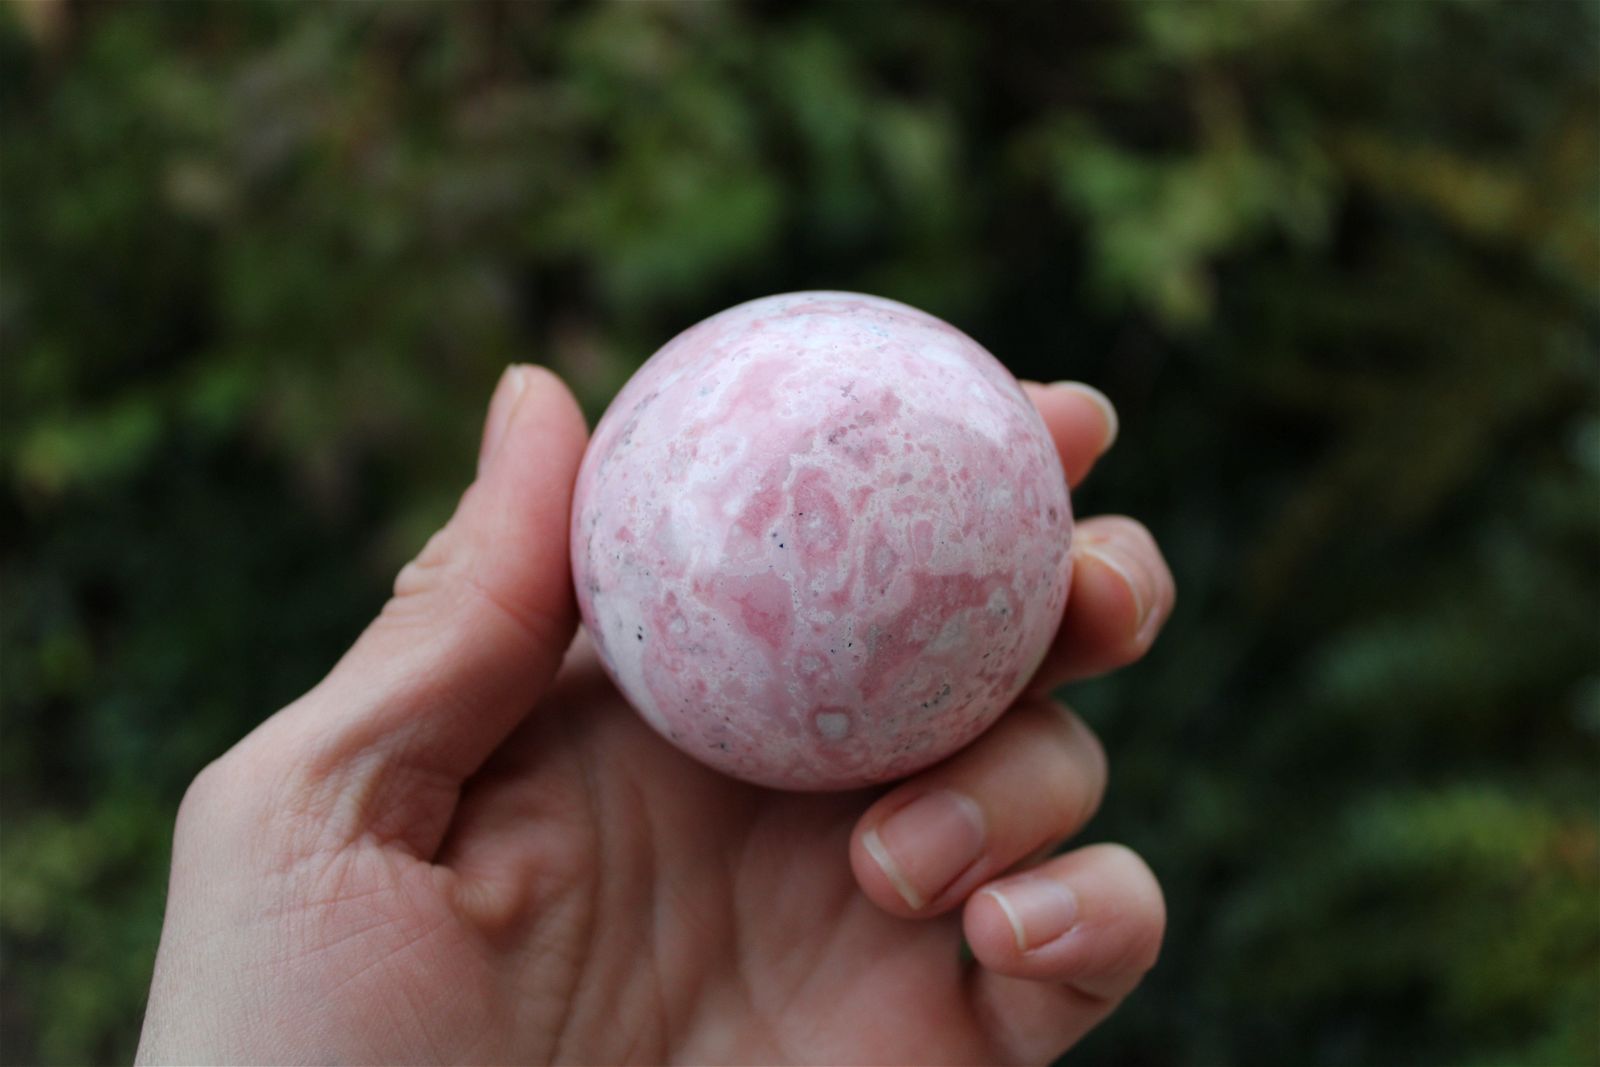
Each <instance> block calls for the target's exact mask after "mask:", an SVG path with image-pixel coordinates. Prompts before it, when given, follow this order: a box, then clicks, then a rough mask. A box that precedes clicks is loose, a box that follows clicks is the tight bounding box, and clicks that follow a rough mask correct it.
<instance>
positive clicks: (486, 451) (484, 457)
mask: <svg viewBox="0 0 1600 1067" xmlns="http://www.w3.org/2000/svg"><path fill="white" fill-rule="evenodd" d="M527 388H528V368H527V366H526V365H524V364H521V363H513V364H512V365H511V366H509V367H507V368H506V369H505V371H504V373H502V374H501V375H500V381H499V383H498V384H496V385H495V387H494V396H493V398H491V399H490V401H489V415H488V417H487V418H486V419H485V420H484V426H483V441H482V442H481V443H480V444H479V445H478V473H479V474H482V473H483V468H484V467H485V466H487V465H488V463H489V457H491V456H493V455H494V453H495V450H496V449H498V448H499V447H500V441H501V439H502V438H503V437H505V435H506V427H507V426H510V425H511V414H512V412H514V411H516V409H517V401H518V400H520V399H522V394H523V392H524V391H525V390H526V389H527Z"/></svg>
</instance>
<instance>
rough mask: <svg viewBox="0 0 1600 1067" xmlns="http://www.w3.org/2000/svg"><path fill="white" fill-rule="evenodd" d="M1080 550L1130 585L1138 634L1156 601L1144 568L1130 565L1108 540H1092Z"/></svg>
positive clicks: (1147, 620)
mask: <svg viewBox="0 0 1600 1067" xmlns="http://www.w3.org/2000/svg"><path fill="white" fill-rule="evenodd" d="M1080 551H1081V552H1082V554H1083V555H1084V556H1088V557H1089V558H1090V559H1093V560H1094V561H1095V562H1097V563H1099V564H1100V565H1101V566H1103V567H1105V568H1106V569H1107V570H1109V571H1111V572H1112V573H1113V574H1115V575H1116V576H1117V579H1118V580H1119V581H1121V582H1122V583H1123V584H1124V585H1126V586H1127V587H1128V593H1129V595H1130V596H1132V597H1133V610H1134V619H1135V622H1134V627H1133V630H1134V633H1135V634H1138V633H1140V632H1142V631H1143V630H1144V628H1145V624H1146V623H1148V622H1149V621H1150V608H1151V607H1152V606H1153V605H1154V603H1155V590H1154V589H1152V588H1151V587H1150V581H1149V578H1148V576H1147V575H1145V573H1144V568H1142V567H1138V566H1134V565H1130V564H1129V563H1128V561H1127V560H1125V559H1123V558H1122V557H1121V556H1119V555H1118V553H1117V549H1116V545H1115V544H1113V543H1111V542H1107V541H1091V542H1087V543H1083V544H1082V546H1081V549H1080Z"/></svg>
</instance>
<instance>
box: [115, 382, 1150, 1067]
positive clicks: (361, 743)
mask: <svg viewBox="0 0 1600 1067" xmlns="http://www.w3.org/2000/svg"><path fill="white" fill-rule="evenodd" d="M1029 390H1030V393H1031V395H1032V397H1033V398H1034V401H1035V403H1036V404H1037V405H1038V407H1039V409H1040V411H1041V412H1042V413H1043V414H1044V416H1045V419H1046V421H1047V423H1048V424H1049V426H1050V428H1051V431H1052V433H1053V435H1054V436H1055V439H1056V441H1057V444H1058V446H1059V447H1060V449H1061V453H1062V459H1063V461H1064V465H1065V467H1066V470H1067V472H1068V476H1069V478H1070V479H1071V480H1073V481H1076V480H1078V479H1080V478H1082V477H1083V476H1084V475H1085V474H1086V473H1087V472H1088V468H1089V467H1090V466H1091V464H1092V463H1093V461H1094V459H1095V457H1096V456H1097V455H1098V454H1099V453H1100V452H1101V451H1103V450H1104V447H1105V446H1106V445H1108V444H1109V443H1110V439H1111V437H1112V436H1113V435H1114V433H1115V416H1114V414H1113V413H1112V412H1111V410H1110V408H1109V406H1108V405H1104V404H1103V402H1099V401H1097V399H1096V397H1097V394H1091V393H1089V392H1086V391H1084V390H1082V389H1080V388H1076V387H1052V388H1046V387H1041V386H1029ZM584 442H585V428H584V423H583V418H582V416H581V415H580V413H579V411H578V408H577V406H576V404H575V403H574V402H573V400H572V398H571V396H570V395H569V394H568V393H567V391H566V389H565V388H564V387H563V386H562V385H561V383H560V382H559V381H558V380H557V379H556V378H555V377H553V376H552V375H550V374H548V373H547V372H544V371H541V370H537V369H534V368H529V367H519V368H513V369H512V370H511V371H509V372H508V373H507V375H506V377H505V378H504V379H503V380H502V382H501V385H500V388H499V389H498V390H497V392H496V394H495V398H494V400H493V402H492V404H491V405H490V412H489V419H488V425H487V428H486V432H485V437H484V446H483V451H482V456H481V458H480V463H479V476H478V479H477V481H476V482H475V483H474V485H473V486H472V487H471V488H470V489H469V490H468V491H467V493H466V495H465V496H464V497H463V498H462V501H461V504H460V507H459V509H458V510H457V512H456V515H455V516H454V517H453V518H452V519H451V521H450V523H449V524H448V525H447V526H446V527H445V528H444V529H443V530H442V531H441V532H440V533H439V534H437V535H436V536H435V537H434V538H433V540H432V541H430V542H429V544H428V546H427V547H426V548H425V549H424V550H423V552H422V554H421V556H420V557H419V558H418V559H417V560H416V561H415V562H414V563H412V564H410V565H409V566H407V567H406V568H405V570H404V571H403V572H402V573H401V574H400V577H399V579H398V581H397V582H396V585H395V594H394V597H393V599H392V600H391V601H390V602H389V604H388V605H387V606H386V607H385V609H384V610H383V613H382V614H381V615H380V616H379V617H378V619H377V620H376V621H375V622H374V623H373V624H372V626H371V627H370V628H369V629H368V630H367V631H366V632H365V633H364V634H363V635H362V636H361V638H360V639H359V640H358V641H357V642H356V644H355V646H354V647H353V648H352V649H351V650H350V651H349V653H347V654H346V656H345V657H344V658H343V659H342V660H341V661H340V662H339V664H338V665H337V666H335V668H334V669H333V671H332V672H331V673H330V674H329V675H328V677H327V678H326V679H325V680H324V681H323V682H322V683H321V684H319V685H318V686H317V687H316V688H315V689H314V690H312V691H311V692H310V693H308V694H307V695H306V696H304V697H303V698H301V699H300V700H298V701H296V702H295V703H294V704H292V705H290V706H289V707H287V708H285V709H283V710H282V711H281V712H279V713H278V714H276V715H274V716H273V717H272V718H270V719H268V720H267V721H266V722H265V723H263V724H262V725H261V726H260V727H259V728H258V729H257V730H255V731H254V732H253V733H252V734H250V736H248V737H246V738H245V739H244V740H243V741H241V742H240V743H239V744H238V745H236V746H235V747H234V748H233V749H232V750H231V751H229V752H228V753H227V754H225V755H223V756H222V757H221V758H220V759H218V760H217V761H216V762H214V763H213V764H211V765H210V766H209V767H207V768H206V769H205V770H204V771H203V772H202V773H201V774H200V776H199V777H198V778H197V779H196V780H195V782H194V784H193V786H192V787H191V788H190V790H189V792H188V795H187V796H186V797H185V798H184V802H183V805H182V808H181V810H180V811H179V815H178V825H177V831H176V840H175V843H174V848H173V862H172V882H171V890H170V895H169V900H168V906H167V916H166V926H165V929H164V930H163V933H162V939H161V949H160V953H159V956H158V958H157V961H156V971H155V980H154V984H153V987H152V990H151V994H150V1005H149V1010H148V1013H147V1016H146V1019H145V1028H144V1035H143V1039H142V1042H141V1045H140V1049H139V1059H140V1061H141V1062H145V1063H180V1062H188V1063H226V1062H249V1063H272V1062H316V1063H330V1062H368V1063H410V1062H422V1061H428V1062H450V1063H510V1062H523V1061H536V1060H537V1061H561V1062H583V1063H611V1062H622V1061H643V1062H651V1063H664V1062H668V1061H689V1062H701V1063H707V1062H741V1063H757V1062H759V1063H781V1062H813V1063H834V1064H843V1063H858V1062H865V1063H906V1064H909V1063H935V1062H939V1063H943V1062H983V1063H994V1062H1001V1061H1006V1062H1024V1063H1044V1062H1047V1061H1049V1060H1051V1059H1052V1058H1054V1057H1055V1056H1056V1055H1057V1054H1059V1053H1060V1052H1062V1051H1063V1050H1064V1049H1066V1048H1067V1047H1068V1046H1070V1045H1071V1044H1072V1043H1073V1042H1075V1041H1077V1040H1078V1038H1079V1037H1081V1036H1082V1035H1083V1034H1084V1033H1085V1032H1086V1031H1088V1030H1089V1029H1090V1028H1091V1027H1093V1026H1094V1025H1095V1024H1097V1023H1098V1022H1100V1020H1102V1019H1103V1018H1105V1017H1106V1015H1107V1014H1109V1013H1110V1012H1111V1010H1112V1009H1113V1008H1115V1007H1116V1005H1117V1003H1118V1002H1119V1001H1120V1000H1121V999H1122V997H1124V996H1125V995H1126V994H1127V993H1128V992H1129V991H1130V990H1131V989H1132V988H1133V987H1134V986H1135V985H1136V984H1137V983H1138V981H1139V979H1140V977H1141V975H1143V973H1144V972H1145V971H1146V970H1147V969H1148V968H1149V967H1150V966H1151V964H1152V963H1153V962H1154V960H1155V956H1156V952H1157V948H1158V946H1159V943H1160V940H1161V936H1162V928H1163V922H1164V912H1163V905H1162V899H1161V892H1160V889H1159V888H1158V887H1157V885H1156V882H1155V879H1154V878H1153V877H1152V875H1151V874H1150V872H1149V870H1148V869H1147V868H1146V867H1145V865H1144V864H1143V863H1142V862H1141V861H1140V860H1139V859H1138V858H1137V857H1135V856H1134V855H1133V854H1132V853H1131V852H1129V851H1127V850H1126V849H1123V848H1120V847H1116V846H1106V845H1101V846H1093V847H1089V848H1081V849H1078V850H1077V851H1073V852H1068V853H1066V854H1064V855H1060V856H1057V857H1055V858H1053V859H1045V860H1043V861H1042V862H1039V861H1038V857H1043V856H1048V855H1049V854H1050V852H1051V850H1052V848H1053V846H1055V845H1056V844H1057V843H1059V842H1061V841H1063V840H1064V839H1066V838H1068V837H1070V836H1072V835H1073V834H1074V833H1076V832H1077V831H1078V830H1079V829H1080V828H1081V827H1082V826H1083V824H1084V823H1085V822H1086V821H1087V820H1088V818H1089V817H1090V815H1091V814H1092V813H1093V812H1094V810H1095V807H1096V805H1097V804H1098V803H1099V800H1100V796H1101V793H1102V792H1103V790H1104V788H1105V782H1106V763H1105V757H1104V754H1103V753H1102V751H1101V749H1100V746H1099V743H1098V742H1097V741H1096V740H1095V738H1094V736H1093V734H1091V733H1090V731H1089V729H1088V728H1087V727H1086V726H1085V725H1084V724H1083V722H1082V720H1080V719H1078V718H1077V717H1076V716H1074V715H1073V714H1072V713H1071V712H1069V711H1067V710H1066V709H1065V708H1063V707H1061V706H1059V705H1057V704H1053V703H1051V702H1050V701H1049V700H1048V699H1046V697H1045V696H1044V695H1043V694H1044V693H1045V691H1047V690H1048V689H1049V688H1050V687H1051V686H1053V685H1055V684H1058V683H1059V682H1062V681H1065V680H1069V679H1071V678H1075V677H1082V676H1085V675H1089V674H1094V673H1097V672H1100V671H1104V670H1107V669H1110V668H1112V667H1116V666H1119V665H1121V664H1124V663H1127V662H1129V661H1131V660H1133V659H1136V658H1137V657H1138V656H1139V655H1141V654H1142V653H1143V652H1144V650H1145V649H1146V648H1147V647H1148V646H1149V644H1150V641H1151V640H1152V638H1153V637H1154V635H1155V632H1156V630H1157V629H1158V628H1159V627H1160V625H1161V623H1162V621H1163V620H1164V619H1165V617H1166V615H1167V613H1168V612H1169V610H1170V608H1171V605H1172V599H1173V587H1172V580H1171V576H1170V574H1169V573H1168V571H1167V568H1166V566H1165V564H1164V563H1163V562H1162V560H1161V556H1160V553H1159V552H1158V550H1157V549H1156V547H1155V544H1154V542H1153V541H1152V540H1151V539H1150V536H1149V535H1148V534H1147V533H1146V532H1145V531H1144V529H1143V527H1141V526H1139V525H1138V524H1137V523H1134V522H1133V521H1131V520H1129V519H1120V518H1101V519H1089V520H1087V521H1084V522H1082V523H1081V524H1080V525H1079V526H1078V532H1077V536H1076V538H1075V543H1074V547H1073V551H1074V552H1075V553H1076V554H1077V560H1076V570H1075V573H1074V578H1073V586H1072V592H1071V596H1070V597H1069V601H1068V606H1067V609H1066V613H1065V616H1064V618H1063V620H1062V626H1061V632H1060V637H1059V638H1058V640H1057V645H1056V648H1055V649H1054V650H1053V652H1052V654H1051V656H1050V658H1049V660H1048V661H1047V663H1046V665H1045V667H1044V668H1043V669H1042V670H1041V672H1040V676H1039V678H1038V679H1037V680H1036V682H1035V685H1034V689H1033V691H1032V693H1031V694H1030V695H1029V696H1027V697H1026V698H1025V699H1024V700H1022V701H1021V702H1019V704H1018V705H1017V706H1016V707H1015V708H1014V709H1012V710H1011V711H1010V712H1008V713H1007V715H1006V716H1005V717H1004V718H1003V719H1002V720H1001V721H1000V722H999V723H998V724H997V725H996V726H995V727H994V728H993V729H991V730H990V731H989V732H988V733H986V734H985V735H983V737H981V738H980V739H979V740H978V741H977V742H976V743H974V744H973V745H972V746H970V747H969V748H968V749H966V750H965V751H963V752H961V753H959V754H958V755H956V756H954V757H953V758H951V759H949V760H947V761H945V762H944V763H942V764H939V765H937V766H935V767H933V768H931V769H929V770H927V771H924V772H922V773H921V774H919V775H916V776H915V777H913V778H911V779H909V780H907V781H905V782H902V783H900V784H898V785H896V786H894V787H893V788H890V789H888V790H887V791H886V792H883V791H878V793H881V795H878V793H866V792H856V793H845V794H827V795H816V794H787V793H778V792H772V791H769V790H765V789H760V788H756V787H753V786H748V785H744V784H742V783H739V782H736V781H733V780H730V779H727V778H723V777H721V776H719V775H717V774H716V773H714V772H712V771H710V770H707V769H705V768H703V767H701V766H700V765H699V764H696V763H694V762H692V761H691V760H689V759H688V758H687V757H686V756H683V755H682V754H680V753H679V752H678V751H677V750H676V749H674V748H672V747H671V746H669V745H668V744H667V743H666V742H664V741H662V740H661V739H660V738H658V737H657V736H656V735H655V734H654V733H652V732H651V731H650V729H649V728H648V727H647V726H645V725H644V724H643V723H642V722H641V720H640V719H639V718H638V717H637V716H636V715H634V714H633V713H632V711H630V709H629V708H628V707H627V706H626V705H625V704H624V703H623V701H622V699H621V698H620V697H619V696H618V694H617V692H616V691H615V690H614V689H613V688H612V687H611V686H610V685H609V684H608V683H607V682H606V680H605V678H604V676H603V675H602V674H601V672H600V671H599V669H598V667H597V665H596V662H595V659H594V657H593V655H592V653H591V652H590V650H589V648H588V646H587V644H586V643H585V642H584V641H583V640H581V639H580V640H579V641H577V642H576V643H574V642H573V641H572V637H573V633H574V628H575V625H576V622H575V609H574V607H573V598H572V591H571V580H570V577H569V574H568V559H567V523H568V511H569V506H570V501H571V494H572V484H573V478H574V474H575V471H576V469H577V465H578V461H579V458H580V456H581V454H582V451H583V447H584ZM569 645H572V646H573V647H572V649H571V651H570V654H566V653H568V646H569ZM564 654H565V655H564ZM563 659H565V663H563ZM963 930H964V931H965V934H966V937H967V940H968V942H969V943H970V945H971V948H972V952H973V954H974V955H975V957H976V963H975V964H974V963H964V962H963V961H962V958H961V951H960V948H961V936H962V933H963Z"/></svg>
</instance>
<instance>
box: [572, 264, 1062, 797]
mask: <svg viewBox="0 0 1600 1067" xmlns="http://www.w3.org/2000/svg"><path fill="white" fill-rule="evenodd" d="M1071 528H1072V518H1071V512H1070V507H1069V504H1068V501H1067V483H1066V478H1065V477H1064V476H1063V474H1062V470H1061V462H1060V459H1059V457H1058V456H1057V455H1056V451H1055V448H1054V446H1053V444H1052V442H1051V439H1050V435H1049V433H1048V431H1047V430H1046V429H1045V426H1044V423H1043V422H1042V420H1041V419H1040V418H1039V414H1038V412H1037V411H1035V410H1034V408H1033V405H1032V404H1030V403H1029V402H1028V399H1027V398H1026V397H1025V396H1024V395H1023V392H1022V390H1021V388H1020V387H1019V386H1018V385H1017V382H1016V380H1015V379H1014V378H1012V376H1011V375H1010V374H1009V373H1008V372H1007V371H1006V369H1005V368H1004V367H1002V366H1001V365H1000V363H999V362H998V361H996V360H995V358H994V357H993V356H991V355H990V354H989V353H988V352H986V351H985V350H984V349H983V348H982V347H981V346H979V345H978V344H977V343H976V342H975V341H973V340H972V339H971V338H970V337H968V336H966V335H965V334H963V333H962V332H961V331H959V330H957V329H955V328H954V327H953V326H950V325H948V324H947V323H945V322H942V321H941V320H939V319H937V318H935V317H933V316H932V315H928V314H926V313H924V312H921V311H918V310H916V309H915V308H911V307H907V306H906V305H904V304H899V303H895V302H894V301H892V300H883V299H879V298H877V297H870V296H862V295H859V294H855V293H831V292H818V293H788V294H784V295H781V296H771V297H766V298H765V299H762V300H754V301H751V302H750V303H748V304H741V305H739V306H738V307H735V308H731V309H729V310H727V311H724V312H722V313H721V314H719V315H715V316H713V317H712V318H709V319H707V320H705V321H704V322H702V323H700V324H698V325H696V326H694V327H691V328H690V329H688V330H686V331H685V332H683V333H682V334H680V335H678V336H677V337H676V338H674V339H673V340H672V341H671V342H670V343H669V344H668V345H667V346H666V347H665V348H663V349H661V350H660V351H659V352H657V353H656V354H655V355H654V356H653V357H651V359H650V360H649V361H648V362H647V363H645V365H644V366H643V367H641V368H640V369H639V372H638V373H637V374H635V375H634V376H633V378H632V380H630V381H629V382H628V384H627V385H626V386H625V387H624V388H623V390H622V391H621V392H620V393H619V394H618V395H617V398H616V400H615V401H613V402H612V404H611V407H610V409H609V410H608V411H607V412H606V414H605V417H604V418H602V419H601V420H600V424H599V426H598V427H597V428H596V429H595V433H594V438H593V440H592V441H591V442H590V444H589V450H588V453H587V455H585V457H584V461H583V466H582V469H581V470H580V472H579V475H578V486H577V496H576V499H575V501H574V508H573V521H572V563H573V575H574V578H575V580H576V588H577V593H578V602H579V605H580V607H581V608H582V611H583V620H584V624H585V626H586V627H587V628H588V630H589V632H590V633H591V634H592V635H593V638H594V641H595V644H596V645H597V646H598V647H599V651H600V656H601V658H602V660H603V661H604V663H605V666H606V669H607V670H608V671H609V672H610V674H611V677H612V678H613V679H614V680H615V681H616V683H617V685H618V686H619V687H620V688H621V689H622V691H623V693H624V694H626V695H627V697H628V699H629V700H630V701H631V702H632V704H633V706H634V707H635V708H637V709H638V710H639V712H640V713H641V714H642V715H643V716H644V717H645V719H646V720H648V721H649V723H650V724H651V725H652V726H653V727H655V729H656V730H657V731H659V732H660V733H661V734H662V735H663V736H665V737H666V738H668V739H669V740H671V741H672V742H673V743H674V744H676V745H677V746H678V747H679V748H681V749H683V750H684V751H685V752H687V753H689V754H690V755H692V756H694V757H695V758H696V759H699V760H702V761H704V762H705V763H708V764H710V765H711V766H713V767H716V768H718V769H720V770H722V771H724V772H726V773H728V774H731V775H734V776H736V777H739V778H743V779H746V780H748V781H751V782H757V783H760V784H763V785H770V786H778V787H781V788H787V789H847V788H852V787H855V786H861V785H867V784H871V783H876V782H883V781H887V780H889V779H892V778H898V777H900V776H902V775H906V774H909V773H911V772H912V771H915V770H917V769H919V768H921V767H924V766H926V765H928V764H930V763H933V762H935V761H936V760H939V759H941V758H943V757H944V756H947V755H949V754H950V753H952V752H954V751H955V750H957V749H958V748H960V747H962V746H963V745H965V744H966V743H967V742H968V741H971V740H972V739H973V738H974V737H976V736H977V735H978V734H979V733H981V732H982V731H983V730H984V729H985V728H986V727H988V726H989V725H990V724H991V723H992V722H994V720H995V719H996V718H997V717H998V716H999V715H1000V713H1001V712H1002V711H1004V710H1005V708H1006V706H1007V705H1009V704H1010V703H1011V701H1012V700H1014V699H1015V698H1016V696H1017V694H1018V693H1019V692H1020V691H1021V689H1022V687H1023V686H1024V685H1025V684H1026V683H1027V681H1028V678H1029V676H1030V675H1031V674H1032V673H1033V671H1034V669H1035V668H1036V667H1037V666H1038V664H1039V662H1040V660H1041V659H1042V658H1043V656H1044V653H1045V651H1046V649H1047V648H1048V646H1049V644H1050V641H1051V639H1052V637H1053V635H1054V633H1055V630H1056V625H1057V623H1058V622H1059V620H1060V616H1061V609H1062V606H1063V604H1064V603H1065V601H1066V595H1067V581H1068V578H1069V569H1070V563H1069V558H1068V555H1067V548H1068V541H1069V539H1070V535H1071Z"/></svg>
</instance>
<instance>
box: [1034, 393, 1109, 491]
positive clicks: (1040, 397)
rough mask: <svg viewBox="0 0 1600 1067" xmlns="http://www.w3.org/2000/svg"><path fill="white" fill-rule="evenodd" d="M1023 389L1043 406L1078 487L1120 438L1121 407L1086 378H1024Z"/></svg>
mask: <svg viewBox="0 0 1600 1067" xmlns="http://www.w3.org/2000/svg"><path fill="white" fill-rule="evenodd" d="M1022 390H1023V392H1025V393H1027V394H1028V399H1029V400H1031V401H1033V406H1034V407H1035V408H1038V409H1039V414H1040V416H1041V417H1043V419H1044V424H1045V427H1046V428H1047V429H1048V430H1049V431H1050V436H1051V438H1052V439H1053V440H1054V441H1055V443H1056V451H1057V452H1059V453H1060V454H1061V466H1062V468H1063V469H1064V470H1065V471H1066V472H1067V484H1068V485H1069V486H1071V487H1073V488H1074V489H1076V488H1077V487H1078V483H1080V482H1082V481H1083V479H1084V478H1086V477H1087V476H1088V474H1089V470H1090V468H1092V467H1093V466H1094V463H1095V460H1097V459H1099V458H1100V457H1101V456H1103V455H1105V453H1106V451H1107V450H1108V449H1109V448H1110V447H1111V446H1112V444H1113V443H1114V442H1115V441H1116V439H1117V409H1116V408H1115V407H1113V406H1112V404H1111V401H1110V400H1108V399H1107V398H1106V395H1105V394H1104V393H1102V392H1101V391H1100V390H1098V389H1096V388H1094V386H1092V385H1085V384H1084V383H1082V382H1054V383H1052V384H1050V385H1040V384H1039V383H1038V382H1023V383H1022Z"/></svg>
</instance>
